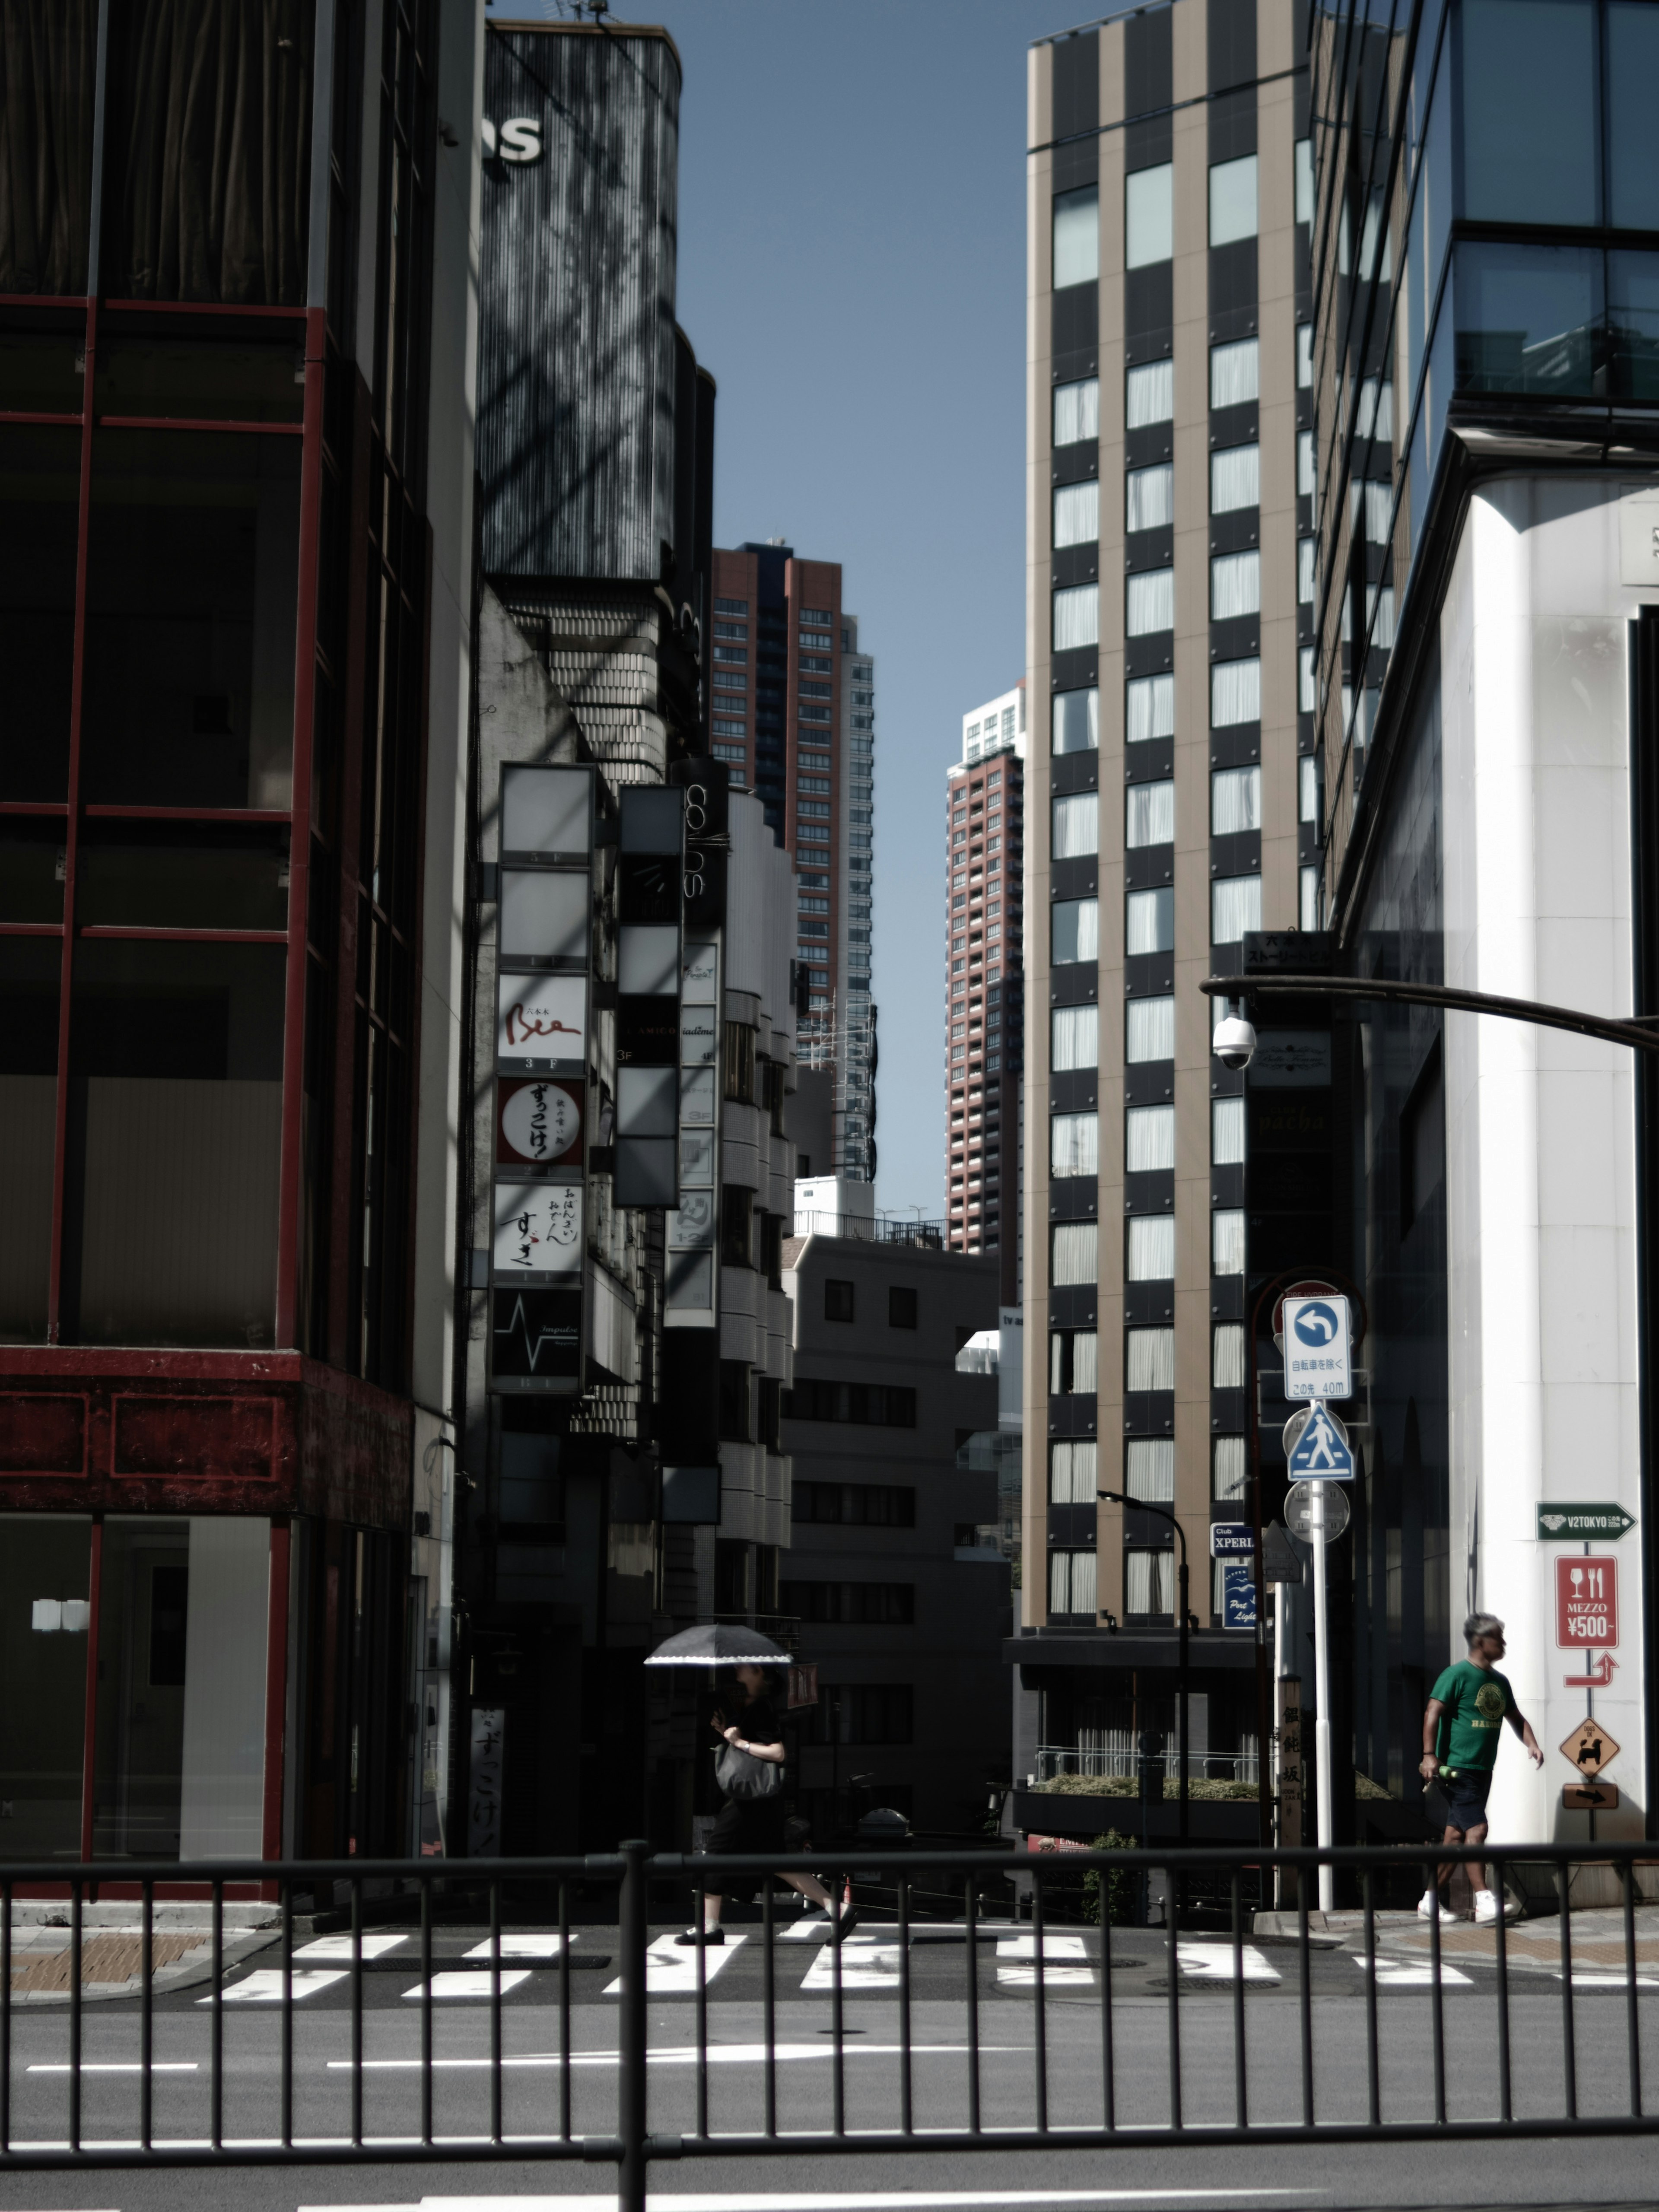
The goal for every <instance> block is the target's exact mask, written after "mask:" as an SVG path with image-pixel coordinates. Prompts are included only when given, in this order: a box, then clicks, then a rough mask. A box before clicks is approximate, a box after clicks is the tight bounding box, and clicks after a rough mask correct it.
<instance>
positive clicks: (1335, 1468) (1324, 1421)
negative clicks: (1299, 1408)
mask: <svg viewBox="0 0 1659 2212" xmlns="http://www.w3.org/2000/svg"><path fill="white" fill-rule="evenodd" d="M1290 1469H1291V1480H1292V1481H1293V1482H1320V1481H1324V1482H1352V1480H1353V1454H1352V1452H1351V1451H1350V1450H1349V1449H1348V1447H1347V1444H1346V1442H1345V1441H1344V1438H1343V1436H1342V1432H1341V1431H1340V1429H1339V1428H1338V1427H1337V1425H1336V1423H1335V1422H1334V1420H1333V1419H1331V1417H1330V1415H1329V1413H1328V1412H1327V1411H1326V1409H1325V1408H1324V1407H1323V1406H1312V1407H1310V1408H1309V1409H1308V1425H1307V1426H1306V1428H1304V1430H1303V1431H1302V1434H1301V1435H1300V1436H1299V1437H1297V1441H1296V1444H1295V1447H1294V1449H1292V1451H1291V1459H1290Z"/></svg>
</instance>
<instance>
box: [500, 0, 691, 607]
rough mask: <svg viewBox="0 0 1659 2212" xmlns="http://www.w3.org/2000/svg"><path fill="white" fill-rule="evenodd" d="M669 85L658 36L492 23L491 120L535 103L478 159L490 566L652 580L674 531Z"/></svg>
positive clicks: (673, 212)
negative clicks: (529, 148)
mask: <svg viewBox="0 0 1659 2212" xmlns="http://www.w3.org/2000/svg"><path fill="white" fill-rule="evenodd" d="M679 99H680V70H679V63H678V58H677V57H676V55H675V52H674V50H673V48H672V46H671V45H670V44H669V42H668V40H666V39H665V38H664V37H662V36H661V35H655V36H641V35H636V34H635V35H630V34H629V33H623V32H615V31H606V32H605V33H596V32H594V31H592V30H591V29H588V28H586V27H578V26H576V25H574V24H550V25H549V26H548V27H547V28H546V29H545V30H544V31H543V30H538V29H536V28H533V27H514V28H513V29H511V30H501V31H495V30H492V31H491V32H490V33H489V36H488V39H487V40H486V52H485V63H484V114H485V118H486V119H487V122H489V124H493V125H495V129H496V131H497V132H498V133H499V132H500V131H501V128H502V126H503V125H506V124H507V123H508V122H510V121H512V120H513V119H514V118H520V117H524V118H530V119H531V120H532V122H534V123H535V124H536V125H538V132H539V143H540V151H539V153H538V154H537V155H536V156H535V157H534V158H533V159H532V160H528V161H525V160H511V161H509V160H506V159H502V158H501V157H500V156H496V157H495V158H490V157H489V156H488V155H486V159H485V161H484V184H483V287H482V289H483V312H482V328H481V332H480V343H479V368H478V447H477V450H478V469H479V474H480V477H481V479H482V482H483V567H484V572H485V574H489V575H493V576H498V577H505V576H520V577H532V576H542V577H554V576H559V577H584V576H591V577H601V576H602V577H610V578H617V579H619V580H620V579H637V580H641V581H645V582H649V583H654V582H655V581H656V580H657V577H658V574H659V568H660V565H661V559H662V552H661V549H662V545H663V544H664V542H665V540H669V539H671V538H672V535H673V521H672V515H673V492H674V270H675V243H676V237H677V225H678V175H679V162H678V154H679ZM524 139H525V134H523V133H520V134H517V146H518V147H521V146H522V144H523V143H524ZM500 143H501V144H502V146H503V147H504V148H506V147H507V145H508V143H509V142H508V141H507V139H505V138H503V139H501V141H500ZM514 150H517V148H516V147H515V149H514Z"/></svg>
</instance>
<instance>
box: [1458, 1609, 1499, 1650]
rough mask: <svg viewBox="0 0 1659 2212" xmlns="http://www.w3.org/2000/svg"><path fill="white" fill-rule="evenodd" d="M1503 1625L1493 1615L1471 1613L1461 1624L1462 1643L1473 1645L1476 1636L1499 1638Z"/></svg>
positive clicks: (1494, 1614)
mask: <svg viewBox="0 0 1659 2212" xmlns="http://www.w3.org/2000/svg"><path fill="white" fill-rule="evenodd" d="M1503 1633H1504V1624H1503V1622H1502V1621H1501V1620H1499V1619H1498V1615H1497V1614H1496V1613H1471V1614H1470V1615H1469V1617H1468V1620H1466V1621H1465V1622H1464V1623H1463V1641H1464V1642H1465V1644H1473V1643H1474V1639H1475V1638H1476V1637H1477V1636H1501V1635H1502V1634H1503Z"/></svg>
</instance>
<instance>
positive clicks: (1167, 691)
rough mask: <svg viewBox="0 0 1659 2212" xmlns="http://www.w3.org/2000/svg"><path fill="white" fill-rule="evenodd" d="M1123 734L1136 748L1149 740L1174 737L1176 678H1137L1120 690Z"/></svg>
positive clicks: (1127, 741) (1128, 742)
mask: <svg viewBox="0 0 1659 2212" xmlns="http://www.w3.org/2000/svg"><path fill="white" fill-rule="evenodd" d="M1123 733H1124V738H1125V741H1126V743H1127V744H1132V745H1137V744H1141V743H1142V742H1143V741H1144V740H1145V739H1146V738H1172V737H1174V735H1175V678H1174V677H1173V676H1137V677H1135V678H1133V681H1132V682H1130V683H1128V684H1125V686H1124V687H1123Z"/></svg>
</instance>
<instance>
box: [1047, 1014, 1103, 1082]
mask: <svg viewBox="0 0 1659 2212" xmlns="http://www.w3.org/2000/svg"><path fill="white" fill-rule="evenodd" d="M1099 1019H1100V1018H1099V1010H1098V1008H1097V1007H1095V1006H1056V1007H1055V1008H1054V1012H1053V1014H1052V1015H1051V1016H1050V1024H1051V1031H1052V1034H1051V1038H1050V1048H1049V1061H1050V1065H1051V1066H1052V1067H1053V1069H1054V1073H1056V1074H1057V1075H1059V1074H1063V1073H1066V1070H1067V1069H1069V1068H1074V1067H1095V1066H1098V1065H1099V1061H1100V1045H1099V1034H1100V1030H1099Z"/></svg>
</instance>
